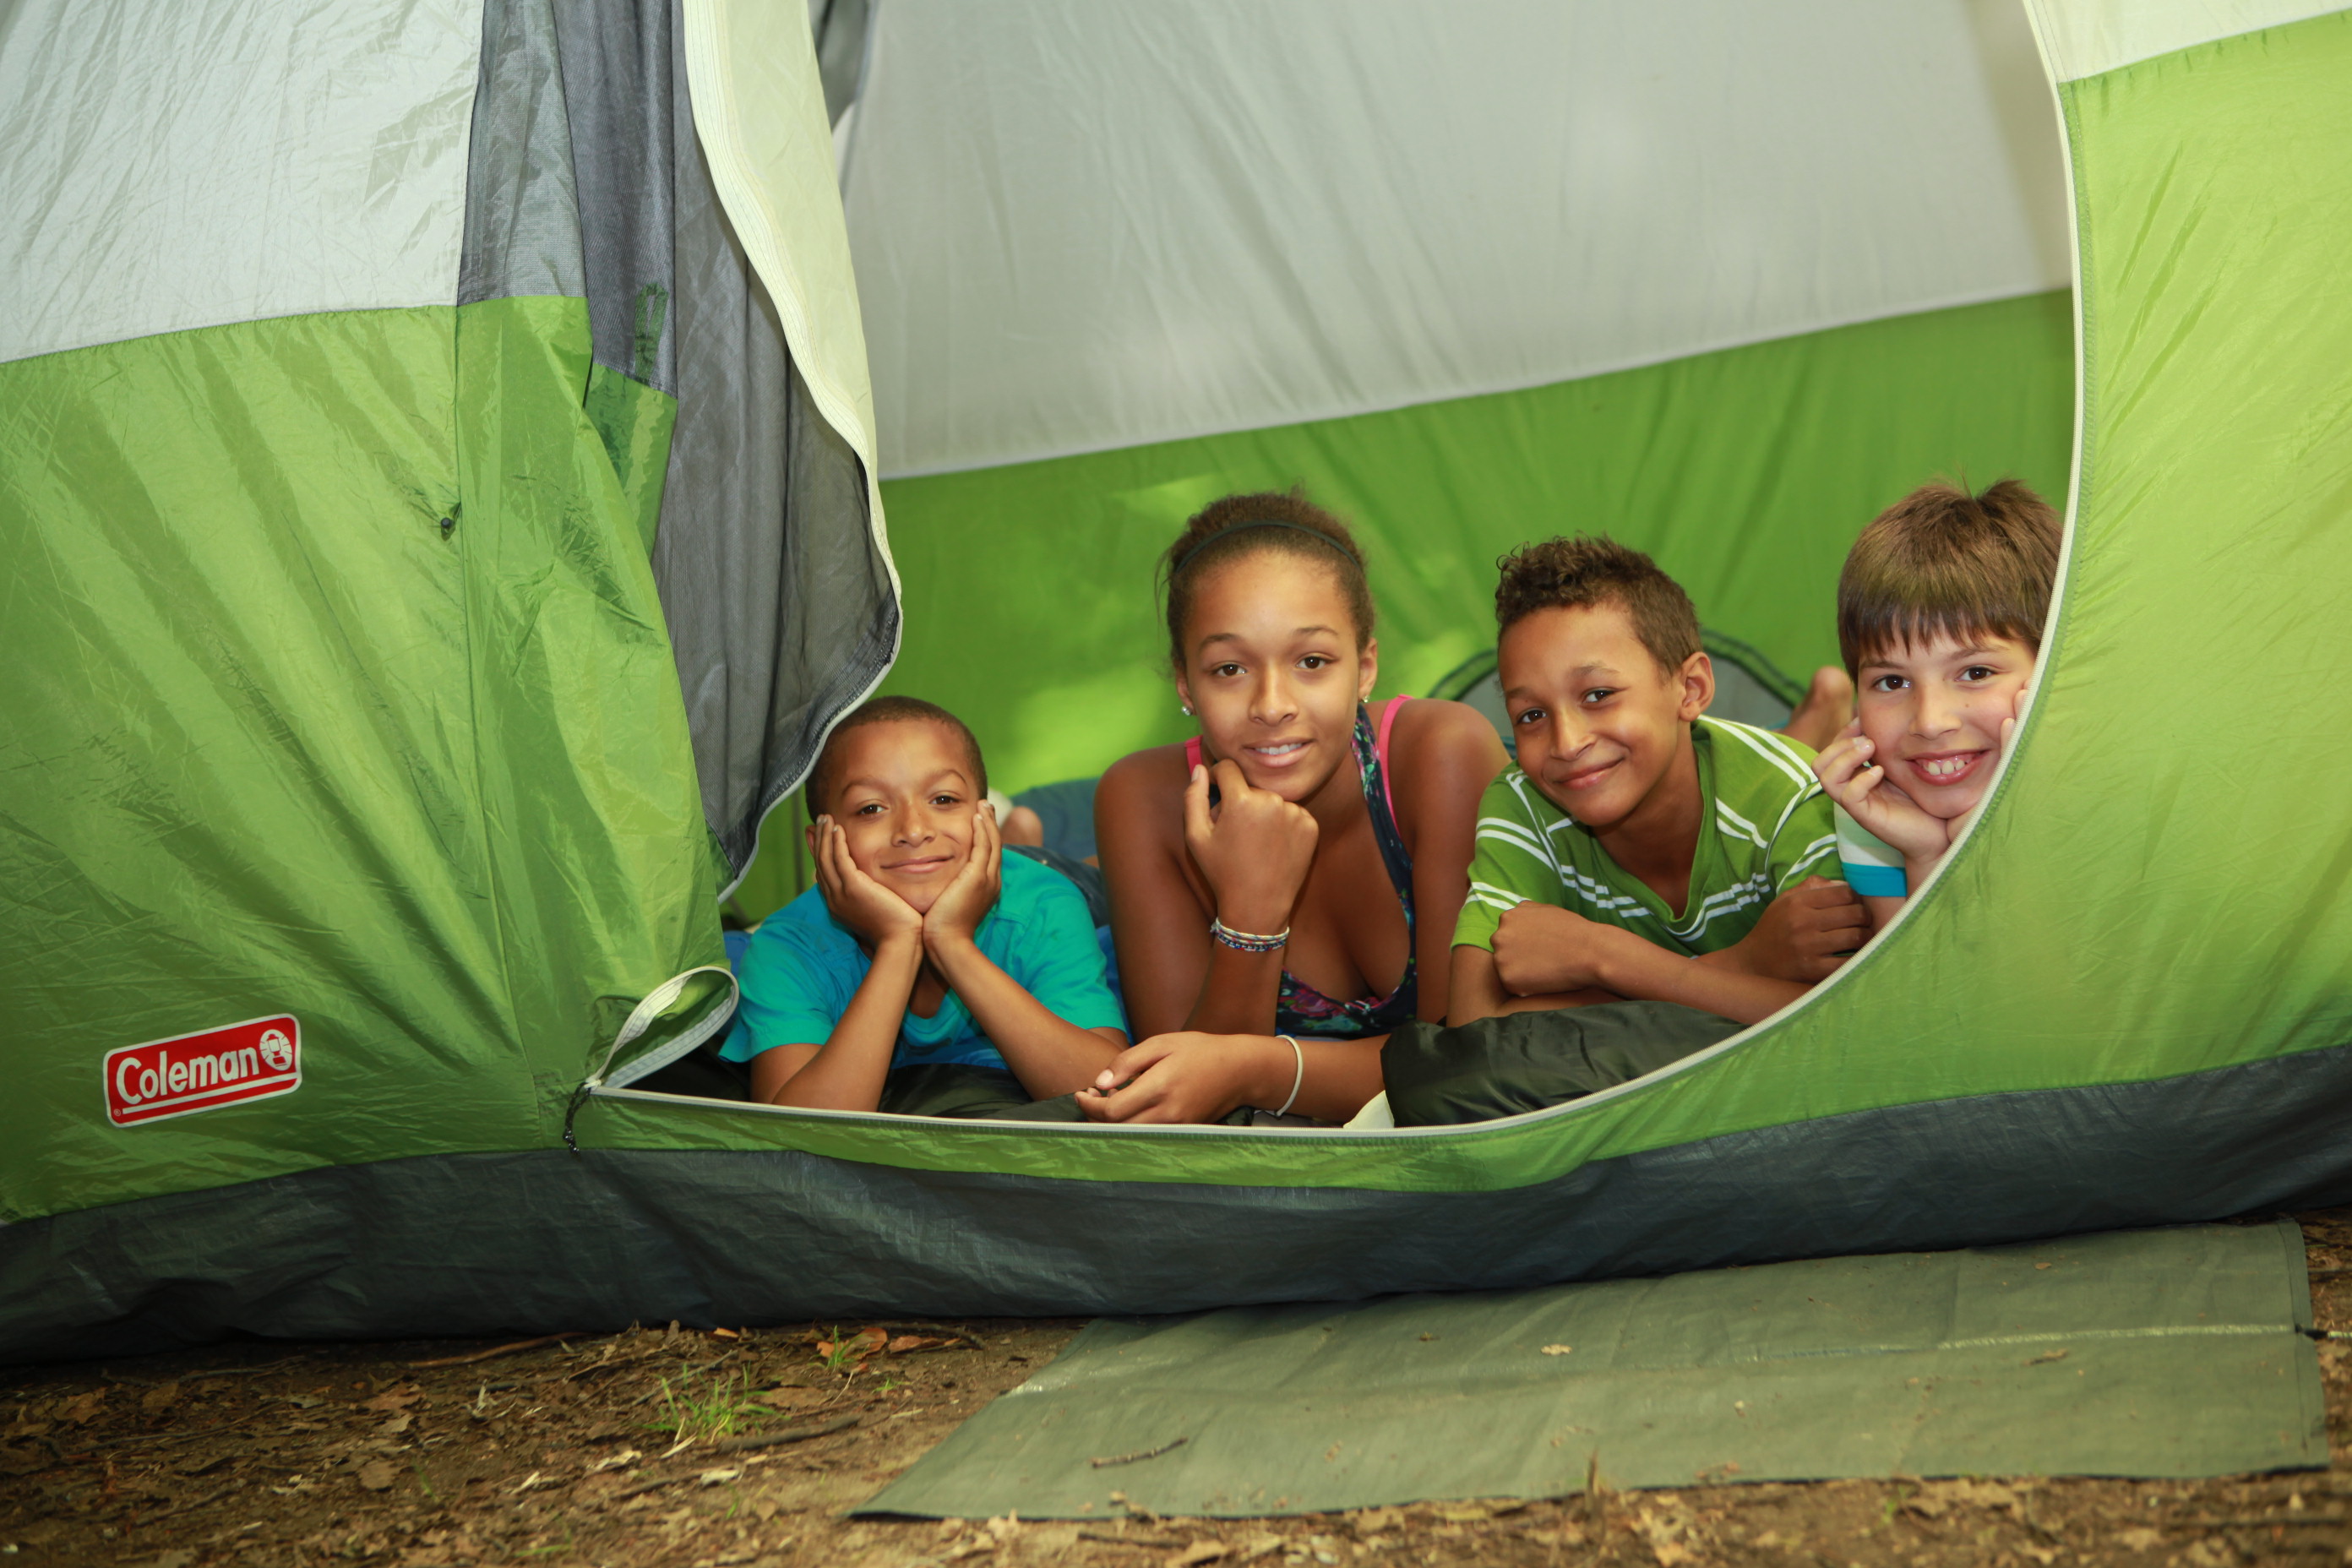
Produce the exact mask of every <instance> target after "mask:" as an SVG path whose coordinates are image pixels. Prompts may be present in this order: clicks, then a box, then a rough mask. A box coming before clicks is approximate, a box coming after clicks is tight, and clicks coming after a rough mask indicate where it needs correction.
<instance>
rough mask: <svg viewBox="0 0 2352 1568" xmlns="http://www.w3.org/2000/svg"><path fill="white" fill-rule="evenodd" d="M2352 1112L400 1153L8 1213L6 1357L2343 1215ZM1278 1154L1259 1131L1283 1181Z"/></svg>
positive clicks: (2151, 1108)
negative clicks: (1344, 1147) (2339, 1208)
mask: <svg viewBox="0 0 2352 1568" xmlns="http://www.w3.org/2000/svg"><path fill="white" fill-rule="evenodd" d="M2347 1111H2352V1047H2329V1048H2326V1049H2324V1050H2316V1051H2309V1052H2305V1053H2302V1054H2299V1055H2296V1056H2293V1057H2287V1058H2277V1059H2273V1060H2270V1061H2265V1062H2260V1063H2254V1064H2251V1065H2248V1066H2242V1067H2234V1068H2219V1069H2216V1070H2214V1071H2211V1072H2206V1073H2200V1074H2194V1075H2190V1076H2188V1077H2184V1078H2178V1079H2166V1080H2163V1081H2160V1082H2155V1083H2142V1084H2125V1085H2109V1086H2103V1087H2098V1088H2091V1089H2056V1090H2040V1091H2033V1092H2026V1093H2016V1094H2006V1095H1987V1096H1981V1097H1977V1098H1973V1099H1969V1100H1948V1101H1942V1102H1938V1103H1933V1104H1925V1105H1913V1106H1905V1107H1900V1108H1897V1109H1894V1110H1876V1111H1867V1112H1858V1113H1855V1114H1853V1115H1847V1116H1838V1117H1828V1118H1822V1119H1821V1120H1818V1121H1809V1122H1801V1123H1797V1124H1793V1125H1790V1126H1785V1127H1777V1128H1769V1129H1764V1130H1761V1131H1753V1132H1743V1133H1738V1134H1734V1135H1729V1136H1726V1137H1721V1138H1716V1139H1710V1140H1707V1141H1706V1142H1700V1143H1695V1144H1688V1145H1685V1146H1683V1147H1680V1148H1675V1149H1667V1150H1658V1151H1654V1152H1648V1153H1643V1154H1637V1155H1631V1156H1627V1157H1624V1158H1622V1159H1616V1160H1609V1161H1603V1162H1600V1163H1594V1164H1591V1165H1588V1166H1585V1167H1583V1168H1581V1169H1580V1170H1577V1171H1575V1172H1572V1173H1570V1174H1568V1175H1566V1176H1562V1177H1560V1178H1559V1179H1557V1180H1555V1181H1551V1182H1547V1183H1543V1184H1538V1185H1535V1186H1529V1187H1520V1188H1515V1189H1511V1190H1508V1191H1503V1192H1487V1193H1389V1192H1370V1191H1363V1190H1360V1189H1329V1188H1313V1187H1286V1186H1271V1185H1269V1186H1263V1187H1235V1186H1198V1185H1186V1184H1143V1183H1109V1182H1077V1181H1063V1180H1042V1179H1034V1178H1024V1177H1010V1176H993V1175H974V1174H967V1173H941V1172H929V1171H907V1170H898V1169H893V1168H890V1167H887V1166H880V1165H861V1164H854V1163H848V1162H845V1161H839V1160H828V1159H822V1158H818V1157H815V1156H812V1155H803V1154H793V1153H727V1152H615V1151H604V1152H595V1151H592V1152H588V1153H585V1154H582V1155H574V1154H572V1153H569V1152H565V1151H563V1150H561V1149H556V1150H545V1151H531V1152H522V1153H505V1154H463V1155H440V1156H432V1157H425V1158H418V1159H414V1160H400V1161H387V1162H384V1163H379V1164H373V1165H362V1166H343V1167H332V1168H328V1169H322V1170H317V1171H310V1172H304V1173H299V1174H296V1175H290V1176H284V1177H278V1178H274V1179H271V1180H268V1181H261V1182H253V1183H249V1184H243V1185H239V1186H234V1187H226V1188H220V1189H216V1190H214V1191H209V1192H200V1193H186V1194H175V1195H173V1196H169V1197H161V1198H149V1199H142V1200H141V1201H139V1202H136V1203H127V1204H121V1205H113V1206H110V1207H106V1208H99V1209H89V1210H84V1211H81V1212H79V1213H75V1214H67V1215H54V1216H52V1217H49V1218H47V1219H41V1220H33V1221H27V1222H24V1223H21V1224H17V1225H13V1226H7V1227H6V1228H5V1229H0V1361H15V1362H23V1361H42V1360H53V1359H62V1358H68V1357H76V1356H100V1355H120V1354H126V1353H134V1352H147V1351H160V1350H167V1349H173V1348H176V1347H179V1346H183V1345H189V1344H197V1343H203V1342H209V1341H212V1340H215V1339H219V1338H221V1337H223V1336H226V1335H228V1334H231V1333H235V1332H239V1331H243V1332H247V1333H256V1334H265V1335H273V1336H281V1337H287V1338H298V1339H372V1338H406V1337H417V1336H425V1335H468V1334H493V1333H505V1332H510V1331H521V1332H551V1331H558V1330H563V1329H577V1330H583V1331H586V1330H597V1329H614V1328H619V1327H621V1326H623V1325H625V1324H627V1323H629V1322H631V1321H646V1322H663V1321H669V1320H671V1319H677V1320H678V1321H681V1322H684V1323H688V1324H693V1325H698V1326H701V1325H713V1324H721V1323H725V1324H759V1323H776V1322H786V1321H795V1320H807V1319H813V1318H832V1317H854V1316H859V1315H864V1314H873V1313H893V1314H897V1313H919V1314H926V1315H955V1316H1027V1315H1063V1314H1082V1313H1097V1312H1108V1313H1147V1312H1177V1311H1188V1310H1194V1309H1198V1308H1204V1307H1217V1306H1230V1305H1247V1304H1253V1303H1259V1302H1273V1301H1307V1300H1357V1299H1360V1298H1364V1297H1370V1296H1377V1295H1386V1294H1390V1293H1393V1292H1400V1291H1416V1290H1464V1289H1503V1288H1514V1287H1521V1286H1530V1285H1543V1284H1554V1283H1559V1282H1562V1281H1566V1280H1571V1279H1605V1278H1612V1277H1620V1276H1626V1275H1638V1274H1665V1273H1674V1272H1678V1271H1681V1270H1684V1269H1690V1268H1714V1267H1718V1266H1721V1265H1725V1264H1731V1263H1749V1262H1764V1261H1770V1260H1775V1259H1780V1258H1816V1257H1829V1256H1836V1255H1841V1254H1853V1253H1872V1252H1896V1251H1911V1250H1921V1249H1927V1248H1941V1247H1966V1246H1976V1245H1985V1244H1991V1243H1999V1242H2009V1241H2021V1240H2028V1239H2032V1238H2035V1237H2049V1236H2059V1235H2065V1234H2070V1233H2074V1232H2081V1231H2091V1230H2112V1229H2122V1228H2129V1227H2137V1226H2152V1225H2165V1224H2172V1223H2179V1222H2184V1221H2191V1220H2206V1219H2215V1218H2220V1217H2223V1216H2226V1215H2236V1214H2242V1213H2246V1212H2248V1211H2252V1210H2261V1209H2271V1208H2277V1207H2282V1206H2296V1205H2322V1204H2329V1203H2338V1202H2344V1201H2347V1200H2352V1114H2347ZM1068 1135H1071V1134H1066V1133H1060V1132H1056V1131H1054V1130H1052V1129H1040V1130H1039V1131H1037V1132H1036V1133H1035V1136H1038V1137H1041V1138H1042V1137H1055V1136H1068ZM1076 1135H1080V1136H1083V1135H1084V1134H1082V1133H1081V1134H1076ZM1283 1157H1284V1156H1283V1154H1282V1152H1281V1146H1280V1144H1279V1143H1277V1142H1274V1140H1273V1138H1271V1137H1270V1138H1269V1141H1268V1148H1267V1163H1268V1168H1269V1170H1272V1169H1273V1168H1275V1166H1276V1163H1277V1162H1278V1161H1279V1160H1281V1159H1282V1158H1283Z"/></svg>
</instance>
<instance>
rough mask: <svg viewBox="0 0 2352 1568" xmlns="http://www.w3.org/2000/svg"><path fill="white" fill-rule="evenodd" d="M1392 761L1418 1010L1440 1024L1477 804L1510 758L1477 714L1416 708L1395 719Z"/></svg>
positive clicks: (1447, 1009)
mask: <svg viewBox="0 0 2352 1568" xmlns="http://www.w3.org/2000/svg"><path fill="white" fill-rule="evenodd" d="M1390 761H1391V763H1392V764H1393V766H1394V768H1395V770H1396V772H1395V777H1394V779H1393V780H1392V781H1391V782H1392V783H1393V784H1394V787H1395V792H1396V805H1397V817H1398V822H1397V827H1398V830H1399V831H1400V832H1402V834H1403V835H1404V842H1405V847H1406V849H1407V850H1409V851H1410V852H1411V853H1412V908H1413V943H1412V945H1413V959H1414V973H1415V974H1416V975H1417V976H1418V977H1419V980H1420V997H1419V1006H1418V1009H1417V1011H1418V1012H1419V1014H1420V1016H1422V1017H1423V1018H1425V1019H1427V1020H1428V1021H1430V1022H1431V1023H1438V1022H1441V1021H1444V1020H1446V1019H1448V1018H1449V1017H1451V1016H1452V1014H1453V1011H1454V1009H1453V1008H1452V1007H1451V1006H1450V1005H1449V997H1450V995H1451V993H1452V987H1453V980H1454V963H1455V960H1454V921H1455V919H1456V918H1457V917H1459V916H1460V914H1461V913H1462V900H1464V899H1465V898H1467V897H1468V896H1469V893H1470V859H1471V856H1472V854H1473V852H1474V851H1475V848H1476V841H1477V832H1478V800H1479V797H1480V796H1481V795H1485V794H1486V786H1487V785H1488V784H1492V783H1493V782H1494V781H1495V775H1496V773H1501V772H1502V771H1503V769H1504V767H1505V765H1506V764H1507V763H1508V762H1509V758H1507V756H1505V755H1504V752H1503V742H1501V741H1500V740H1498V739H1496V735H1495V727H1494V726H1493V725H1492V724H1489V723H1487V722H1486V719H1485V718H1484V717H1483V716H1482V715H1481V714H1480V713H1479V712H1478V710H1476V709H1475V708H1471V707H1469V706H1467V705H1466V704H1464V703H1460V702H1436V701H1420V702H1408V703H1406V704H1405V706H1404V710H1403V711H1402V712H1401V713H1399V714H1398V715H1397V721H1396V730H1395V732H1394V736H1393V740H1392V744H1391V749H1390ZM1478 1016H1485V1015H1483V1014H1482V1015H1478Z"/></svg>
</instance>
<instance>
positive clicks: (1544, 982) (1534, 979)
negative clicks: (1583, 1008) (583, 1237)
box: [1494, 902, 1612, 996]
mask: <svg viewBox="0 0 2352 1568" xmlns="http://www.w3.org/2000/svg"><path fill="white" fill-rule="evenodd" d="M1611 930H1612V928H1611V927H1607V926H1603V925H1601V924H1600V923H1599V922H1597V921H1589V920H1586V919H1585V918H1584V917H1583V916H1582V915H1580V914H1576V913H1574V912H1572V911H1570V910H1563V909H1561V908H1559V906H1558V905H1555V904H1538V903H1534V902H1528V903H1524V904H1519V905H1517V906H1516V907H1514V908H1512V909H1509V910H1505V911H1504V912H1503V919H1502V922H1501V923H1500V924H1498V925H1497V926H1496V928H1495V943H1494V948H1495V977H1496V979H1498V980H1500V981H1501V982H1502V983H1503V989H1504V990H1506V991H1508V992H1509V993H1510V994H1512V995H1514V996H1541V995H1546V994H1551V993H1554V992H1565V991H1583V990H1587V989H1589V988H1591V987H1593V986H1601V987H1604V988H1605V987H1606V986H1607V985H1608V984H1609V983H1608V982H1607V981H1605V980H1603V979H1601V956H1602V945H1603V943H1605V942H1607V941H1608V940H1609V932H1610V931H1611Z"/></svg>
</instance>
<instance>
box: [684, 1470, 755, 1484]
mask: <svg viewBox="0 0 2352 1568" xmlns="http://www.w3.org/2000/svg"><path fill="white" fill-rule="evenodd" d="M694 1479H696V1480H698V1481H699V1482H700V1483H702V1484H703V1485H704V1486H706V1487H715V1486H722V1485H724V1484H725V1483H727V1482H729V1481H738V1480H741V1479H743V1472H742V1471H740V1470H705V1471H703V1472H702V1473H701V1474H700V1475H698V1476H697V1477H695V1478H694Z"/></svg>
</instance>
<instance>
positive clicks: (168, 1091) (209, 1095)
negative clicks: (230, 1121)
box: [106, 1013, 302, 1127]
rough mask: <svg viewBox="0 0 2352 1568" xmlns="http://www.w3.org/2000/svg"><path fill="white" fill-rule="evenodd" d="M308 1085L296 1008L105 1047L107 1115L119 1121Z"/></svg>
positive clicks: (155, 1117)
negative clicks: (304, 1079) (134, 1043)
mask: <svg viewBox="0 0 2352 1568" xmlns="http://www.w3.org/2000/svg"><path fill="white" fill-rule="evenodd" d="M301 1087H302V1026H301V1025H300V1024H299V1023H297V1022H296V1021H295V1020H294V1018H293V1016H291V1015H289V1014H284V1013H281V1014H279V1015H278V1016H276V1017H274V1018H248V1019H247V1020H246V1021H245V1022H244V1023H242V1024H231V1025H229V1026H226V1028H219V1029H206V1030H205V1031H203V1032H202V1033H201V1034H194V1035H180V1036H177V1037H173V1038H172V1039H168V1040H150V1041H148V1042H147V1043H146V1044H145V1045H143V1046H122V1047H117V1048H116V1049H114V1050H110V1051H109V1052H107V1053H106V1119H107V1120H108V1121H111V1122H113V1123H114V1124H115V1125H116V1126H117V1127H130V1126H133V1125H135V1124H136V1123H139V1122H142V1121H163V1119H164V1118H166V1117H171V1116H187V1115H191V1114H193V1113H194V1112H195V1111H199V1110H218V1109H219V1108H220V1107H222V1106H224V1105H236V1104H237V1103H239V1102H240V1101H243V1100H267V1099H268V1098H269V1097H270V1096H271V1095H274V1094H291V1093H293V1092H294V1091H295V1090H296V1089H299V1088H301Z"/></svg>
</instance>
